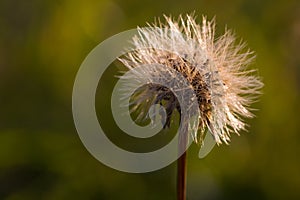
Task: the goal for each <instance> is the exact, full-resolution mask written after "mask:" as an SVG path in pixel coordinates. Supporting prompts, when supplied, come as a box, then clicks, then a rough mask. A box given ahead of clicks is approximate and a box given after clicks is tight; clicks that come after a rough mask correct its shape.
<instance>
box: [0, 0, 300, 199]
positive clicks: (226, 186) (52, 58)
mask: <svg viewBox="0 0 300 200" xmlns="http://www.w3.org/2000/svg"><path fill="white" fill-rule="evenodd" d="M194 10H195V11H196V15H198V16H199V17H198V21H199V22H200V18H201V15H202V14H204V15H207V16H208V18H209V19H211V18H212V17H214V16H216V20H217V34H218V35H219V34H221V33H223V31H224V27H225V26H226V25H227V26H228V28H230V29H233V30H234V31H235V32H236V34H237V35H238V36H239V37H240V38H243V39H244V40H245V41H247V43H248V47H250V48H251V49H253V50H255V51H256V54H257V58H256V62H255V64H254V65H253V66H255V68H258V69H259V74H260V76H262V77H263V81H264V83H265V87H264V89H263V93H264V95H263V96H262V97H261V100H260V102H258V103H256V104H255V105H254V106H255V107H256V108H258V109H259V111H258V112H255V113H256V115H257V118H255V119H252V120H249V123H250V125H251V127H250V128H249V132H248V133H242V134H241V136H236V135H233V136H232V142H231V144H230V145H229V146H226V145H221V146H220V147H215V148H214V149H213V151H212V152H211V153H210V154H209V155H208V156H207V157H206V158H204V159H202V160H200V159H198V157H197V154H198V150H199V147H198V146H197V145H192V146H191V148H190V149H189V152H188V188H187V193H188V199H189V200H192V199H300V158H299V155H300V120H299V119H300V118H299V114H300V107H299V100H300V98H299V97H300V92H299V91H300V56H299V52H300V2H299V0H288V1H287V0H275V1H271V0H265V1H259V0H247V1H246V0H232V1H222V0H219V1H216V0H199V1H191V0H185V1H180V2H175V1H171V0H166V1H157V2H156V1H150V0H145V1H140V0H128V1H121V0H114V1H113V0H101V1H96V0H86V1H78V0H73V1H71V0H53V1H50V0H44V1H39V0H30V1H21V0H10V1H9V0H1V1H0V95H1V96H0V113H1V114H0V199H9V200H12V199H105V200H106V199H146V200H148V199H149V200H150V199H164V200H167V199H175V193H176V191H175V188H176V183H175V181H176V163H173V164H171V165H170V166H168V167H166V168H164V169H161V170H159V171H156V172H151V173H146V174H127V173H123V172H119V171H116V170H113V169H110V168H108V167H106V166H104V165H103V164H101V163H100V162H98V161H97V160H96V159H94V158H93V157H92V156H91V155H90V154H89V153H88V152H87V150H86V149H85V147H84V146H83V144H82V143H81V141H80V139H79V137H78V134H77V132H76V130H75V127H74V124H73V118H72V109H71V95H72V86H73V81H74V78H75V76H76V72H77V70H78V69H79V66H80V64H81V62H82V61H83V59H84V58H85V56H86V55H87V54H88V53H89V52H90V51H91V50H92V49H93V48H94V47H95V46H96V45H97V44H99V43H100V42H101V41H103V40H105V39H106V38H108V37H109V36H112V35H114V34H117V33H119V32H121V31H124V30H128V29H131V28H135V27H136V26H144V25H145V23H146V22H152V21H153V20H154V17H160V16H162V14H164V13H165V14H172V15H173V16H177V15H178V14H180V13H183V14H185V13H191V12H192V11H194ZM116 68H117V67H116V66H112V67H111V68H109V70H107V72H106V75H105V77H103V79H102V80H101V82H102V83H103V84H104V87H103V88H102V92H101V94H97V105H96V106H97V111H98V115H99V120H100V123H101V124H102V125H103V126H104V127H106V130H108V132H109V133H112V134H113V135H114V136H112V138H115V139H114V140H115V142H116V143H120V145H123V146H126V147H127V148H130V147H133V146H135V145H138V144H137V143H136V142H137V141H133V140H130V139H128V138H125V136H124V135H123V136H122V134H123V133H122V132H121V131H120V130H119V129H118V128H117V127H116V126H115V124H114V122H113V120H112V117H111V113H110V111H109V110H108V109H107V107H109V103H110V100H109V94H110V93H109V92H110V89H111V88H112V87H113V83H115V82H116V81H117V79H116V78H115V75H116V73H117V71H118V70H117V69H116ZM105 97H107V98H105ZM103 116H104V117H103ZM106 116H107V117H106ZM118 138H119V139H118ZM124 141H126V142H124ZM122 143H123V144H122ZM147 145H148V146H147ZM151 145H153V143H152V144H151V142H148V143H147V144H145V148H146V149H147V148H148V147H149V146H150V147H149V148H152V147H151ZM140 146H143V145H140Z"/></svg>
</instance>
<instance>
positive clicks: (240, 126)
mask: <svg viewBox="0 0 300 200" xmlns="http://www.w3.org/2000/svg"><path fill="white" fill-rule="evenodd" d="M164 18H165V23H162V22H161V21H160V20H159V22H158V23H154V24H148V27H147V28H146V29H141V28H138V35H136V36H135V37H133V39H132V43H133V45H134V47H135V50H134V51H132V52H130V53H128V54H127V55H125V57H123V58H120V61H121V62H122V63H123V64H124V65H125V66H126V67H127V68H128V69H129V70H130V69H133V68H135V67H137V66H140V65H143V64H160V65H162V66H164V67H162V68H161V69H158V70H156V71H150V70H148V69H147V68H144V69H143V71H141V72H140V73H135V74H133V75H131V76H130V77H123V78H125V79H126V78H127V79H130V80H136V81H138V80H141V79H146V80H149V81H148V82H149V84H147V85H145V86H143V87H141V88H140V89H139V90H138V91H137V92H136V93H135V95H134V97H133V102H132V104H133V106H132V108H131V112H135V111H139V116H138V118H144V117H146V116H147V115H146V113H147V109H149V107H150V106H151V105H153V104H157V103H160V104H162V102H164V106H165V108H166V113H167V120H166V123H165V127H168V126H170V119H171V115H172V113H173V111H174V110H178V111H179V113H180V110H181V108H180V105H179V103H178V100H177V99H176V97H175V96H174V94H173V92H172V91H171V90H170V89H169V88H166V87H164V86H161V85H157V84H152V79H154V78H157V79H166V80H169V81H171V80H172V71H171V69H172V70H175V71H176V72H178V73H180V74H181V75H182V76H183V77H184V78H185V79H186V80H187V81H188V83H189V84H190V87H191V88H192V89H193V91H194V93H195V94H196V98H197V102H198V105H199V110H200V116H199V130H200V131H198V135H197V136H194V137H193V138H194V140H195V142H198V141H202V139H203V135H204V130H205V129H206V128H207V129H208V130H209V131H210V132H211V134H212V135H213V137H214V139H215V141H216V142H217V144H221V143H222V142H224V143H228V142H229V141H230V134H231V133H233V132H234V133H237V134H239V132H240V131H241V130H245V128H246V124H245V122H244V118H252V117H254V115H253V114H252V113H251V108H250V106H251V104H252V103H253V102H254V101H255V100H257V97H258V95H259V94H260V89H261V87H262V86H263V83H262V82H261V80H260V78H259V77H257V76H256V75H255V71H254V70H250V69H248V65H249V64H250V63H251V62H252V60H253V58H254V56H253V52H251V51H249V50H248V51H245V44H244V43H238V44H236V39H235V36H234V34H233V33H232V32H231V31H230V30H226V31H225V33H224V34H223V35H222V36H221V37H218V38H216V37H215V21H214V20H212V21H208V20H207V19H206V17H203V18H202V24H201V25H199V24H197V23H196V20H195V17H194V16H192V15H186V17H182V16H179V18H178V19H177V20H174V19H173V18H172V17H167V16H164ZM166 70H167V71H168V70H169V71H170V73H169V75H170V77H166V73H163V71H164V72H165V71H166Z"/></svg>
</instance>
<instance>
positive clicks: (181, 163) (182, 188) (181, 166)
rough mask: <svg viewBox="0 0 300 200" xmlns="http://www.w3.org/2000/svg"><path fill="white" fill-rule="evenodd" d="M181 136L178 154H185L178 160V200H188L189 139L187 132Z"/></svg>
mask: <svg viewBox="0 0 300 200" xmlns="http://www.w3.org/2000/svg"><path fill="white" fill-rule="evenodd" d="M182 133H183V134H180V136H179V141H178V148H179V149H178V150H179V151H178V152H179V153H180V152H183V151H184V153H183V154H182V155H181V156H180V157H179V158H178V160H177V200H186V173H187V171H186V154H187V153H186V151H185V149H186V145H187V137H188V135H187V134H186V131H183V132H182Z"/></svg>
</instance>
